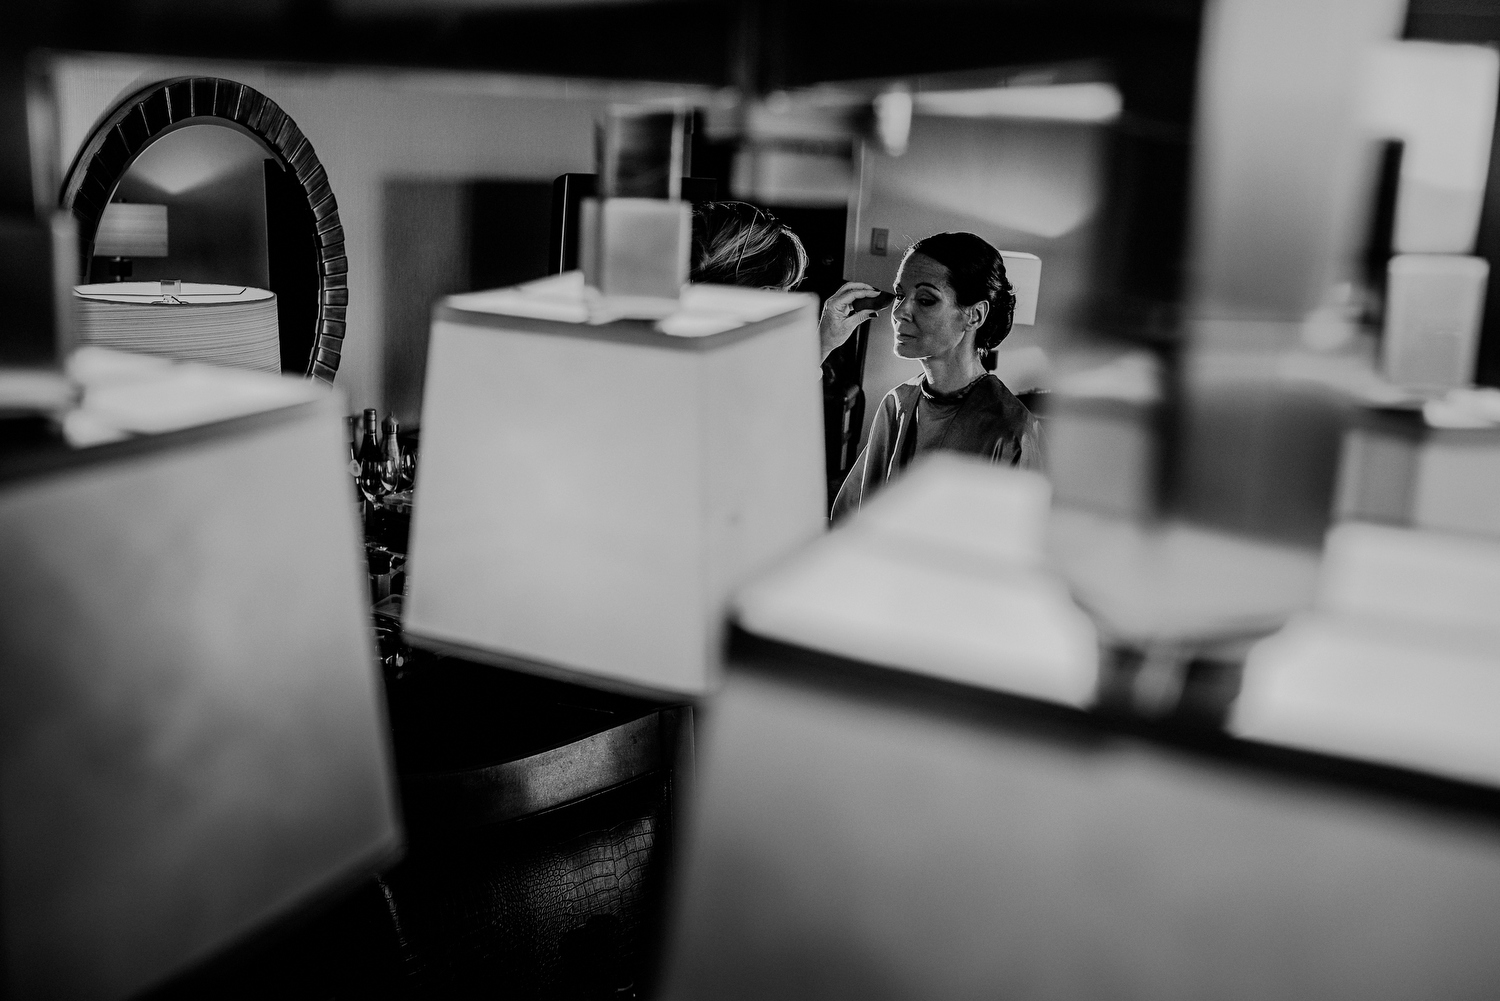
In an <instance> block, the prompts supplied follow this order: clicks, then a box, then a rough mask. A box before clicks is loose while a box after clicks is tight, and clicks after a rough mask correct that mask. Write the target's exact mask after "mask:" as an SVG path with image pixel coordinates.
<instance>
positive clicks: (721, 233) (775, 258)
mask: <svg viewBox="0 0 1500 1001" xmlns="http://www.w3.org/2000/svg"><path fill="white" fill-rule="evenodd" d="M806 273H807V250H806V248H804V247H803V246H802V241H801V240H800V239H798V238H797V234H796V233H793V232H792V231H791V229H789V228H788V227H787V225H786V224H785V223H783V222H782V221H781V220H780V219H777V218H776V217H775V216H774V215H772V214H771V213H770V212H767V211H766V210H765V209H763V208H758V207H757V206H754V205H751V204H750V203H749V202H703V203H701V204H698V205H694V206H693V259H692V269H691V272H690V273H689V275H688V277H689V280H691V281H694V282H707V283H711V284H715V285H744V286H749V287H751V288H775V289H781V290H782V291H790V290H791V289H793V288H795V287H796V286H797V285H798V283H800V282H801V281H802V278H803V276H804V275H805V274H806Z"/></svg>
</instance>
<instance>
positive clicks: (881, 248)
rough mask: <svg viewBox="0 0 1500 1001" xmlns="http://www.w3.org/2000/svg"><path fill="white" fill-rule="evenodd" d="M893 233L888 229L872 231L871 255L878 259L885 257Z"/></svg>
mask: <svg viewBox="0 0 1500 1001" xmlns="http://www.w3.org/2000/svg"><path fill="white" fill-rule="evenodd" d="M890 237H891V231H890V230H888V229H872V230H870V253H871V254H874V255H875V256H876V257H884V256H885V248H886V244H887V243H888V242H889V241H890Z"/></svg>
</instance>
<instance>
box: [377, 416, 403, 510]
mask: <svg viewBox="0 0 1500 1001" xmlns="http://www.w3.org/2000/svg"><path fill="white" fill-rule="evenodd" d="M382 430H383V431H384V433H385V438H384V441H383V442H382V444H381V466H380V481H381V485H382V486H383V487H384V488H385V492H386V493H388V494H393V493H396V492H397V491H399V490H401V489H402V487H401V442H400V439H399V438H398V437H397V436H398V434H399V432H400V430H401V425H400V424H399V423H397V421H396V415H395V414H392V415H390V416H389V417H387V418H386V419H385V424H384V425H383V426H382Z"/></svg>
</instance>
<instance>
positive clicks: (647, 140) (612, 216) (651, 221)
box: [578, 107, 692, 319]
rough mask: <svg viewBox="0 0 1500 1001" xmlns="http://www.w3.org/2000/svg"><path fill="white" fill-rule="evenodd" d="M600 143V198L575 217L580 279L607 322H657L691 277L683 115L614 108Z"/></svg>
mask: <svg viewBox="0 0 1500 1001" xmlns="http://www.w3.org/2000/svg"><path fill="white" fill-rule="evenodd" d="M598 141H599V147H600V148H599V150H598V158H599V164H598V168H599V172H598V176H599V197H598V198H585V199H584V200H583V204H582V213H581V216H580V219H579V241H578V242H579V255H578V256H579V263H580V266H581V267H582V268H583V276H584V282H585V284H586V285H587V287H588V289H589V291H590V293H591V294H595V295H597V296H598V302H597V303H596V309H597V310H599V311H601V312H603V313H605V314H607V315H609V316H611V317H626V316H630V317H644V318H647V319H660V318H661V317H664V316H668V315H670V314H671V313H673V312H675V311H676V309H677V300H678V297H679V296H680V295H681V293H682V287H683V286H684V285H686V284H687V279H688V251H689V247H690V245H691V243H692V211H691V207H690V206H689V205H688V203H687V202H685V201H683V200H682V177H683V174H684V173H686V171H685V170H684V169H683V168H684V164H685V162H686V157H687V150H688V146H687V143H688V136H687V133H686V114H685V112H683V111H682V110H681V109H678V110H675V111H673V110H661V109H657V108H629V107H616V108H611V109H610V111H609V115H608V117H607V118H606V119H605V122H604V123H603V125H602V126H601V129H600V134H599V140H598Z"/></svg>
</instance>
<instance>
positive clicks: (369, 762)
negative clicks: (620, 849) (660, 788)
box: [0, 348, 400, 999]
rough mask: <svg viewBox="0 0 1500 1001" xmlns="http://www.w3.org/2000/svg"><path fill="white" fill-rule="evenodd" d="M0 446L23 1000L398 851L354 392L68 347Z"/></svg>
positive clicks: (8, 962) (3, 816)
mask: <svg viewBox="0 0 1500 1001" xmlns="http://www.w3.org/2000/svg"><path fill="white" fill-rule="evenodd" d="M69 370H70V375H71V376H72V377H73V378H74V379H75V380H76V381H77V382H78V383H79V384H81V385H82V387H83V399H84V404H83V407H82V408H81V409H80V410H77V411H74V412H73V413H70V414H69V415H68V418H67V420H66V421H65V427H66V428H67V429H68V435H69V438H70V440H72V441H73V442H74V443H75V444H76V445H78V446H84V445H87V444H88V443H90V442H99V444H94V445H92V446H90V447H78V448H74V449H69V448H67V447H65V446H63V445H61V444H59V445H57V446H55V447H51V448H41V449H32V450H26V451H13V452H10V453H8V454H6V455H4V456H3V457H0V550H3V551H4V552H5V554H6V561H7V566H6V573H5V574H4V575H3V576H0V605H3V607H4V609H5V613H4V615H3V616H0V663H3V664H4V665H5V670H4V671H3V672H0V859H3V869H0V903H3V909H0V928H3V940H4V954H3V955H4V962H3V967H0V968H3V970H4V978H5V983H4V986H5V993H6V996H8V997H14V998H31V997H49V998H51V997H74V998H101V999H104V998H123V997H127V996H133V995H136V994H139V993H141V992H142V991H145V990H148V989H150V988H153V987H156V986H158V985H161V984H162V983H163V982H164V981H167V980H169V979H170V978H173V977H175V976H178V975H182V974H184V973H186V972H187V971H188V970H189V969H190V968H192V967H193V966H195V965H196V964H200V963H203V962H205V961H207V960H209V959H211V958H213V957H214V956H215V955H216V954H217V953H219V952H221V951H222V950H224V949H225V948H227V947H231V946H234V945H237V944H240V943H242V942H243V941H244V939H245V938H246V936H248V935H251V934H254V933H258V932H263V931H265V930H267V928H268V927H269V926H271V925H272V924H273V923H274V922H276V921H277V920H278V919H283V918H286V917H288V916H289V915H290V914H291V913H292V912H294V911H296V910H298V909H300V908H303V907H306V906H308V905H310V904H312V903H313V902H315V901H317V900H319V899H323V898H324V895H326V894H328V893H330V892H331V891H334V890H336V889H339V888H340V887H342V886H344V885H346V882H347V883H352V882H353V881H354V880H356V879H357V878H359V877H362V876H364V875H367V874H368V873H369V872H370V871H371V869H373V868H375V867H377V866H379V865H381V864H382V863H384V862H386V861H389V859H390V858H391V856H392V855H393V854H394V853H395V852H396V851H397V849H398V848H399V843H400V830H399V826H398V820H397V816H396V804H395V799H394V795H393V789H392V776H391V770H390V762H389V752H388V748H387V743H386V734H385V723H384V715H385V713H384V707H383V699H382V696H381V694H380V691H379V681H378V678H377V676H376V671H375V667H374V659H373V653H374V651H373V649H372V644H371V640H370V636H369V604H368V599H367V597H366V590H365V586H364V579H363V574H362V572H361V569H360V559H359V555H358V536H357V527H356V525H355V523H354V512H353V508H352V506H351V505H350V503H349V488H348V480H347V474H346V473H345V472H344V466H345V458H344V456H345V454H346V451H347V446H346V444H345V442H344V440H343V418H342V416H341V411H342V405H341V401H340V400H339V399H338V398H337V397H336V396H334V395H332V394H330V393H329V392H327V391H326V390H323V389H321V388H319V387H315V386H314V385H313V384H311V383H307V382H303V381H300V380H294V379H282V378H277V377H272V376H267V375H260V374H256V373H248V372H239V371H233V370H225V369H215V368H210V367H207V366H195V365H174V364H172V363H170V362H167V361H165V360H162V359H154V358H138V357H132V356H128V355H121V354H115V353H111V352H107V351H103V350H101V349H98V348H92V349H84V350H82V351H80V352H79V353H77V354H75V355H74V356H73V358H72V359H71V361H70V365H69Z"/></svg>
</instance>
